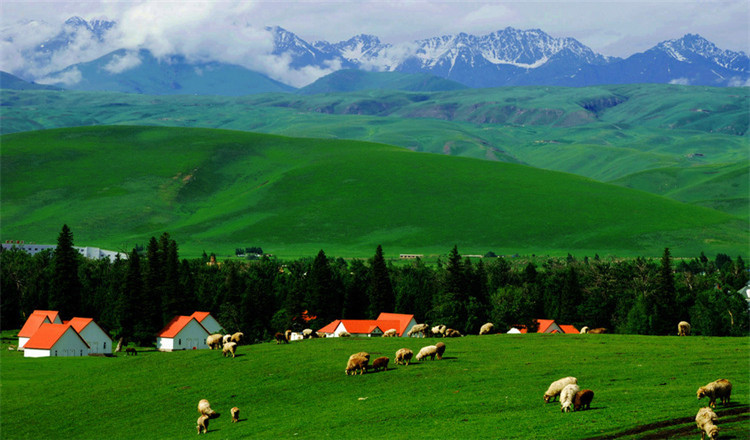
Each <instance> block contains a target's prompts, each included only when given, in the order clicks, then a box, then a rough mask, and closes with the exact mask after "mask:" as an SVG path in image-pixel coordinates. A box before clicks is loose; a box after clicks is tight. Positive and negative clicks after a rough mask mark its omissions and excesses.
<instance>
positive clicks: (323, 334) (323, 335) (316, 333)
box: [315, 332, 328, 338]
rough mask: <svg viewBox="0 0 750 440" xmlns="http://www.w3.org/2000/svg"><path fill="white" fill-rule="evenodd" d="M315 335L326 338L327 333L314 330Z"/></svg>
mask: <svg viewBox="0 0 750 440" xmlns="http://www.w3.org/2000/svg"><path fill="white" fill-rule="evenodd" d="M315 337H317V338H327V337H328V335H326V334H325V333H323V332H315Z"/></svg>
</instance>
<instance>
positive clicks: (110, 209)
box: [0, 127, 748, 256]
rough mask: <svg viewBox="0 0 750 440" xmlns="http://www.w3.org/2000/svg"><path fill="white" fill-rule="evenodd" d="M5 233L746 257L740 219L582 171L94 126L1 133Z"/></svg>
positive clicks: (347, 250) (226, 244)
mask: <svg viewBox="0 0 750 440" xmlns="http://www.w3.org/2000/svg"><path fill="white" fill-rule="evenodd" d="M2 143H3V150H2V164H1V169H0V171H1V172H2V174H1V176H0V178H1V179H2V181H1V183H2V188H3V210H2V223H3V229H2V239H3V240H6V239H9V238H10V239H18V238H21V239H25V240H27V241H34V242H37V243H44V242H54V240H55V238H56V234H57V233H58V231H59V229H60V227H61V225H62V223H67V224H68V225H69V226H70V227H71V228H72V230H73V231H74V234H75V237H76V240H77V242H78V243H86V244H87V245H97V246H100V247H104V248H115V249H125V250H127V249H129V248H131V247H132V246H133V244H135V243H145V242H146V241H147V240H148V238H149V237H150V236H152V235H159V234H160V233H161V232H163V231H168V232H170V233H171V234H172V235H173V237H175V239H176V240H177V242H178V243H180V245H181V249H182V251H183V255H197V254H199V253H200V252H201V251H202V250H203V249H209V250H216V251H218V252H227V253H229V252H231V250H232V249H235V248H236V247H241V246H246V245H248V246H249V245H259V246H262V247H263V248H264V249H268V250H269V251H271V252H273V253H276V254H277V255H293V256H298V255H311V254H313V253H315V252H317V250H318V249H321V248H323V249H325V250H326V251H327V252H330V253H331V254H334V255H342V256H367V255H370V254H371V253H372V250H373V249H374V248H375V247H376V246H377V245H378V244H382V245H383V246H384V247H385V248H386V249H390V250H389V251H388V252H390V253H393V254H398V253H401V252H407V253H412V252H417V253H425V254H432V253H444V252H446V250H447V249H450V248H451V247H452V246H453V245H454V244H457V245H459V247H460V248H461V249H462V250H463V251H464V252H465V253H484V252H487V251H488V250H494V251H495V252H498V251H499V252H503V253H515V252H521V253H529V254H531V253H553V254H555V253H562V254H564V253H567V252H575V253H589V254H593V253H600V254H605V255H606V254H618V255H659V254H660V252H661V251H662V250H663V248H664V247H665V246H667V247H670V248H671V249H672V253H673V255H675V256H694V255H696V254H698V253H699V252H701V251H702V250H705V251H708V252H726V253H729V254H733V255H734V254H737V253H743V252H744V251H745V249H744V247H743V246H742V243H743V242H744V243H747V241H748V231H747V228H746V226H747V225H746V223H745V222H743V221H741V220H739V219H737V218H734V217H730V216H728V215H726V214H723V213H720V212H718V211H714V210H709V209H704V208H698V207H693V206H690V205H685V204H681V203H677V202H674V201H671V200H669V199H666V198H662V197H658V196H653V195H650V194H647V193H642V192H640V191H633V190H629V189H626V188H622V187H618V186H613V185H606V184H601V183H598V182H596V181H592V180H589V179H585V178H582V177H579V176H574V175H569V174H562V173H557V172H551V171H544V170H539V169H535V168H530V167H526V166H520V165H513V164H507V163H499V162H490V161H481V160H474V159H464V158H455V157H446V156H441V155H433V154H417V153H412V152H410V151H408V150H404V149H401V148H397V147H391V146H386V145H378V144H369V143H361V142H355V141H331V140H320V139H295V138H285V137H277V136H269V135H259V134H252V133H244V132H232V131H217V130H207V129H175V128H154V127H151V128H149V127H97V128H77V129H63V130H50V131H39V132H29V133H18V134H13V135H6V136H3V137H2Z"/></svg>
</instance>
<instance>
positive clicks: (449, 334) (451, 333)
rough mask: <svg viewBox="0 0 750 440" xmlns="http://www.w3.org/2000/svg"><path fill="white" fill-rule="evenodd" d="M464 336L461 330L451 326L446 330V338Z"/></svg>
mask: <svg viewBox="0 0 750 440" xmlns="http://www.w3.org/2000/svg"><path fill="white" fill-rule="evenodd" d="M462 336H463V335H462V334H461V332H460V331H458V330H454V329H452V328H449V329H448V330H446V331H445V337H446V338H460V337H462Z"/></svg>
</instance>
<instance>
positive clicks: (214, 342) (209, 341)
mask: <svg viewBox="0 0 750 440" xmlns="http://www.w3.org/2000/svg"><path fill="white" fill-rule="evenodd" d="M222 337H223V336H222V335H220V334H218V333H216V334H213V335H208V337H206V345H208V348H210V349H211V350H213V349H214V348H215V349H217V350H218V349H220V348H221V346H222V343H221V338H222Z"/></svg>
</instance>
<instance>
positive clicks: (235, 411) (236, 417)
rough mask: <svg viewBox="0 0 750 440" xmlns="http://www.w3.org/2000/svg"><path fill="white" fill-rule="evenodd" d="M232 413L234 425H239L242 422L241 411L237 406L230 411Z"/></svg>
mask: <svg viewBox="0 0 750 440" xmlns="http://www.w3.org/2000/svg"><path fill="white" fill-rule="evenodd" d="M229 412H230V413H232V423H237V422H239V421H240V409H239V408H237V407H236V406H235V407H234V408H232V409H231V410H229Z"/></svg>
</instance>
